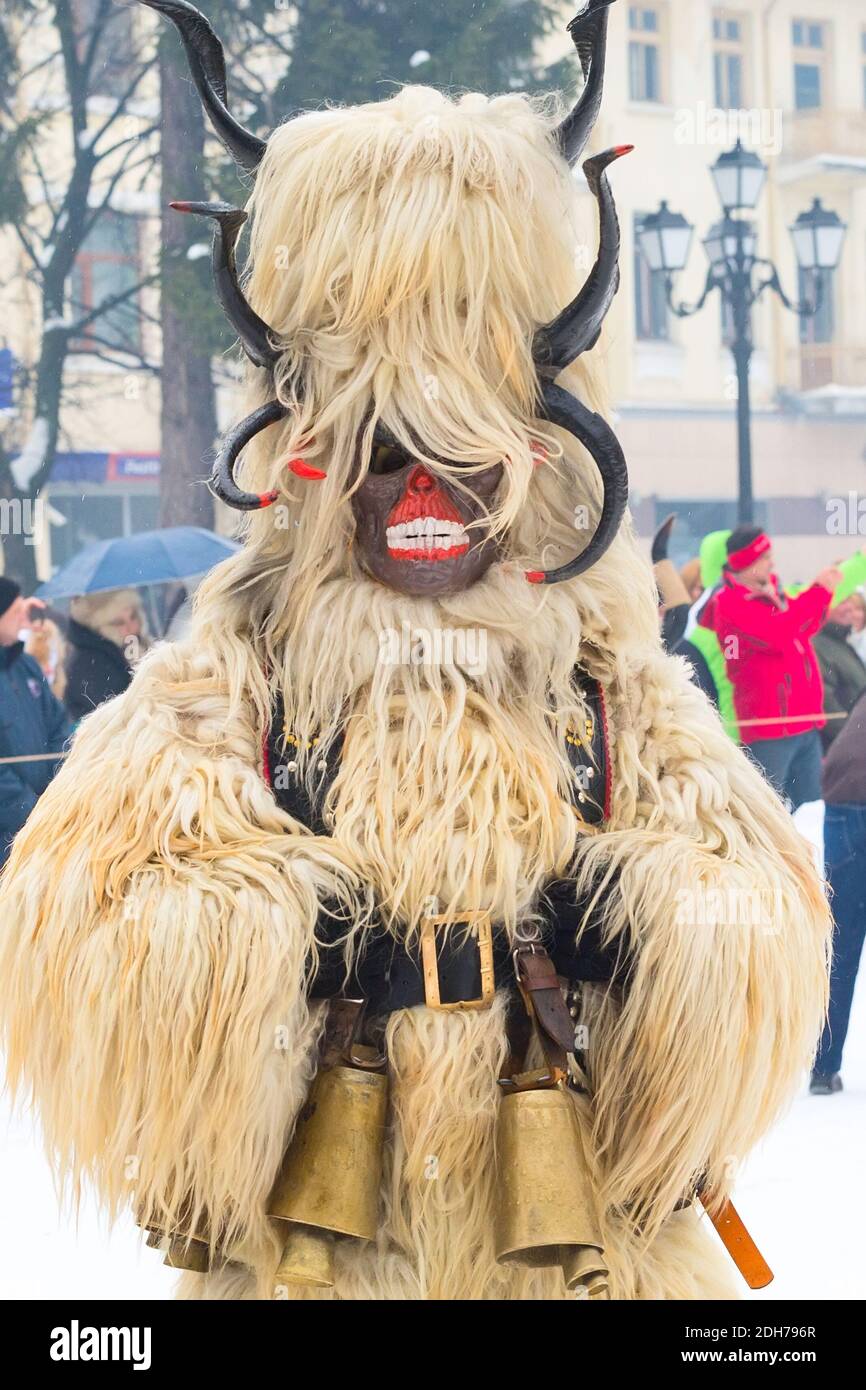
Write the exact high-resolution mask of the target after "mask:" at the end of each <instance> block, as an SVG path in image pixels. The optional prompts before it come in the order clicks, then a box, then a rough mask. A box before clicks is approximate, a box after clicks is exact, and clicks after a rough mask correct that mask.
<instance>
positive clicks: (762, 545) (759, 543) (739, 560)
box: [727, 531, 770, 573]
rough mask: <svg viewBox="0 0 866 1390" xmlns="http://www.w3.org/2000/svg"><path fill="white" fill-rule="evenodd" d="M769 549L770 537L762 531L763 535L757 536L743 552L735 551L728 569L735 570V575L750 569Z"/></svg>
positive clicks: (728, 561)
mask: <svg viewBox="0 0 866 1390" xmlns="http://www.w3.org/2000/svg"><path fill="white" fill-rule="evenodd" d="M769 549H770V537H769V536H767V535H765V534H764V532H763V531H762V532H761V534H760V535H759V536H756V537H755V539H754V540H753V541H750V542H749V544H748V545H744V546H743V548H742V550H735V551H733V552H732V553H731V554H730V555H729V556H728V559H727V568H728V569H729V570H733V571H734V573H737V571H739V570H745V569H748V568H749V565H752V564H754V562H755V561H756V560H757V559H758V557H759V556H760V555H763V553H764V551H765V550H769Z"/></svg>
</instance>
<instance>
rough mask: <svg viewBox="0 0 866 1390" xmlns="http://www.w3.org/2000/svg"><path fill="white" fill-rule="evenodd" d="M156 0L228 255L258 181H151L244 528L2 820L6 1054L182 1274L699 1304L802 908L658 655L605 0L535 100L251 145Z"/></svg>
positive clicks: (431, 104)
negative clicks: (205, 199)
mask: <svg viewBox="0 0 866 1390" xmlns="http://www.w3.org/2000/svg"><path fill="white" fill-rule="evenodd" d="M146 3H149V4H150V6H151V8H153V9H156V10H158V11H160V12H162V13H164V14H165V15H167V16H168V18H170V19H171V20H173V22H174V23H175V24H176V25H177V27H178V29H179V30H180V33H181V35H182V37H183V40H184V44H185V47H186V51H187V56H188V59H189V63H190V68H191V72H192V76H193V79H194V81H195V83H196V85H197V87H198V90H199V92H200V94H201V96H202V99H203V101H204V104H205V107H206V109H207V112H208V114H209V116H210V119H211V121H212V123H213V125H214V127H215V129H216V130H217V132H218V133H219V134H220V136H221V137H222V138H223V140H224V141H225V143H226V144H227V146H228V147H229V149H230V150H231V151H232V152H233V154H234V155H235V156H236V158H237V159H238V160H239V162H240V163H241V165H242V166H243V167H244V168H245V169H246V170H247V171H248V172H249V173H250V175H255V186H254V191H253V193H252V197H251V200H250V210H251V213H252V218H251V223H250V225H251V227H252V240H251V248H250V262H251V267H252V268H251V274H250V277H249V280H248V283H247V284H246V285H245V291H246V292H244V291H242V289H241V287H240V285H239V281H238V272H237V267H236V263H235V249H236V242H237V240H238V237H239V234H240V231H241V228H242V225H243V222H244V218H245V216H246V214H245V213H244V212H242V211H239V210H236V209H233V208H230V207H228V206H225V205H221V204H205V205H202V204H186V205H182V206H183V207H185V208H186V209H187V210H189V211H190V212H198V213H203V214H206V215H207V216H209V217H211V218H213V219H214V222H215V228H216V231H215V246H214V268H215V273H216V279H217V288H218V291H219V294H220V298H221V301H222V303H223V306H224V308H225V309H226V311H227V313H228V314H229V317H230V318H231V320H232V322H233V323H234V325H235V326H236V328H237V330H238V334H239V337H240V339H241V342H242V344H243V346H244V348H245V349H246V352H247V355H248V357H249V358H250V360H251V363H252V364H253V365H252V367H251V368H250V394H251V399H250V407H251V413H250V414H249V415H248V416H247V418H246V419H245V420H244V421H243V422H242V424H240V425H239V426H237V428H236V429H234V430H233V431H231V432H230V433H229V435H228V436H227V438H226V441H225V443H224V445H223V448H222V451H221V453H220V456H219V458H218V460H217V465H216V468H215V474H214V480H213V486H214V489H215V491H216V493H217V495H218V496H220V497H221V498H222V499H223V500H224V501H225V502H227V503H228V504H229V505H230V506H233V507H236V508H238V509H241V510H244V511H247V512H248V513H249V519H248V533H247V538H246V545H245V546H244V548H243V549H242V551H241V553H240V554H239V555H237V556H235V557H233V558H232V559H231V560H230V561H228V562H227V563H226V564H224V565H222V566H220V568H219V569H218V570H216V571H215V572H214V573H213V574H212V575H210V576H209V577H208V579H207V580H206V582H205V584H204V586H203V588H202V591H201V593H200V596H199V600H198V604H197V610H196V617H195V621H194V627H193V631H192V634H191V636H190V637H189V639H188V640H186V641H184V642H182V643H180V644H177V645H175V646H163V647H162V648H157V649H156V650H155V651H153V652H151V653H149V654H148V656H147V657H146V659H145V660H144V662H143V663H142V665H141V667H140V668H139V670H138V672H137V674H136V677H135V680H134V682H133V685H132V687H131V689H130V690H129V691H128V692H127V693H126V694H124V695H123V696H122V697H120V698H119V699H117V700H115V701H113V702H111V703H110V704H108V705H106V706H105V707H103V708H101V709H100V710H98V711H97V712H96V713H95V714H94V715H92V716H91V717H90V718H88V719H87V720H86V721H85V722H84V724H83V726H82V728H81V730H80V732H79V733H78V735H77V737H76V740H75V744H74V747H73V749H72V752H71V755H70V757H69V759H68V762H67V764H66V766H65V767H64V769H63V770H62V772H61V773H60V775H59V776H58V778H57V780H56V782H55V783H54V785H53V787H52V788H51V789H50V790H49V791H48V792H47V793H46V794H45V795H44V796H43V798H42V800H41V801H40V803H39V806H38V808H37V809H36V811H35V813H34V815H33V816H32V817H31V819H30V821H29V822H28V824H27V826H26V827H25V829H24V831H23V832H22V834H21V835H20V836H19V838H18V840H17V843H16V845H15V848H14V851H13V855H12V859H11V861H10V865H9V868H8V871H7V873H6V875H5V878H4V880H3V884H2V891H0V901H2V913H3V934H2V943H0V1003H2V1015H3V1019H4V1023H5V1037H6V1048H7V1056H8V1064H9V1070H10V1075H11V1078H12V1080H13V1082H16V1083H17V1084H19V1085H20V1086H22V1087H26V1088H27V1089H28V1090H29V1091H31V1092H32V1093H33V1095H34V1096H35V1099H36V1101H37V1103H38V1105H39V1107H40V1109H41V1114H42V1118H43V1122H44V1125H45V1128H46V1133H47V1136H48V1140H49V1144H50V1146H51V1150H52V1153H53V1155H54V1157H55V1159H56V1161H57V1164H58V1167H59V1169H60V1171H61V1172H62V1173H64V1174H66V1175H67V1176H69V1177H70V1178H71V1180H72V1182H73V1184H75V1185H78V1184H79V1183H80V1182H81V1181H84V1180H91V1181H93V1182H95V1183H96V1184H97V1186H98V1188H99V1191H100V1193H101V1195H102V1197H103V1199H104V1201H105V1203H106V1205H107V1207H108V1208H109V1210H110V1211H111V1212H113V1213H116V1212H118V1211H120V1210H123V1209H127V1208H129V1207H130V1206H131V1207H132V1209H133V1210H134V1212H135V1214H136V1217H137V1219H138V1220H139V1222H140V1223H141V1225H142V1226H143V1227H144V1228H146V1229H147V1230H148V1231H150V1232H151V1236H150V1240H151V1241H152V1242H153V1243H157V1244H160V1245H161V1246H163V1247H164V1248H165V1249H166V1251H167V1258H168V1259H169V1261H170V1262H171V1263H174V1264H180V1265H182V1266H184V1267H186V1268H188V1269H192V1270H194V1271H196V1272H191V1273H187V1274H185V1275H184V1276H183V1279H182V1281H181V1293H182V1295H183V1296H186V1297H201V1298H255V1297H259V1298H267V1297H273V1296H274V1295H275V1293H276V1295H277V1296H281V1297H292V1298H295V1297H298V1298H316V1297H325V1298H328V1297H336V1298H368V1297H376V1298H378V1297H384V1298H390V1299H408V1298H453V1299H462V1298H515V1299H530V1298H531V1299H534V1298H553V1299H562V1298H566V1297H573V1296H575V1294H579V1295H583V1296H589V1297H593V1298H594V1297H604V1296H606V1295H609V1296H610V1297H613V1298H652V1297H668V1298H697V1297H707V1296H732V1295H734V1294H735V1293H736V1289H737V1285H738V1283H739V1286H740V1287H742V1283H741V1281H739V1279H738V1276H737V1275H736V1272H735V1271H734V1270H733V1266H732V1265H730V1263H729V1262H728V1261H727V1259H726V1257H725V1255H724V1253H723V1252H722V1251H720V1249H719V1247H718V1243H717V1242H716V1241H715V1238H714V1237H713V1236H712V1233H708V1231H707V1230H706V1229H705V1223H703V1222H702V1219H701V1212H700V1207H699V1205H698V1204H697V1203H696V1202H695V1201H694V1198H695V1194H696V1192H698V1191H700V1193H701V1194H702V1200H703V1202H704V1204H705V1205H706V1206H708V1207H710V1208H711V1209H712V1210H713V1211H714V1212H716V1214H717V1215H719V1214H720V1218H719V1219H720V1221H721V1222H722V1224H725V1226H726V1229H727V1230H728V1232H729V1234H730V1235H731V1239H732V1240H734V1241H735V1240H737V1239H741V1240H745V1237H744V1236H743V1234H742V1232H736V1231H733V1227H732V1222H733V1216H732V1214H731V1212H730V1210H729V1209H728V1208H726V1207H725V1202H726V1198H727V1196H728V1193H729V1191H730V1188H731V1185H732V1182H733V1178H734V1174H735V1169H736V1164H737V1162H738V1161H739V1160H740V1159H741V1158H742V1156H743V1155H744V1154H745V1153H746V1152H747V1151H748V1149H749V1148H750V1147H751V1146H752V1145H753V1144H754V1143H755V1141H756V1140H757V1139H758V1138H759V1137H760V1135H762V1134H763V1133H764V1132H765V1131H766V1129H767V1128H768V1126H769V1125H770V1124H772V1122H773V1120H774V1119H775V1117H776V1116H777V1114H778V1113H779V1111H780V1109H781V1107H782V1106H783V1105H784V1104H785V1103H786V1102H787V1100H788V1099H789V1098H790V1096H791V1093H792V1091H793V1089H794V1087H795V1085H796V1084H797V1081H798V1079H799V1077H800V1076H801V1073H802V1072H803V1071H804V1069H805V1068H806V1067H807V1066H808V1063H809V1060H810V1057H811V1053H812V1049H813V1046H814V1043H815V1040H816V1037H817V1034H818V1032H819V1029H820V1024H821V1018H822V1014H823V1010H824V1007H825V995H826V960H825V952H826V942H827V934H828V913H827V907H826V904H825V900H824V897H823V894H822V891H821V885H820V883H819V881H818V879H817V877H816V875H815V873H814V871H813V870H812V868H811V863H810V858H809V855H808V852H807V851H806V849H805V848H804V845H803V842H802V841H801V839H800V838H799V836H798V835H797V833H796V831H795V830H794V829H793V827H792V824H791V822H790V820H789V818H788V817H787V816H786V814H785V812H784V810H783V809H782V807H781V804H780V803H779V801H778V800H777V798H776V797H775V795H774V794H773V793H772V792H771V791H770V789H769V788H768V787H767V786H766V785H765V783H764V782H763V781H762V779H761V778H760V776H759V775H758V773H757V772H756V771H755V769H754V768H753V767H751V766H750V764H749V763H748V762H747V760H746V759H745V757H744V756H743V755H742V753H741V752H740V751H739V750H737V749H736V748H735V747H734V746H733V745H732V744H731V742H730V740H729V739H728V738H727V737H726V736H725V735H724V733H723V732H722V730H721V728H720V725H719V721H718V718H717V717H716V715H715V713H714V712H713V711H711V709H710V708H709V706H708V704H707V702H706V700H705V699H704V698H703V696H702V695H701V694H700V693H699V692H697V691H696V690H695V689H694V688H693V687H692V686H691V685H690V682H689V680H688V676H687V673H686V670H685V667H684V664H683V663H682V662H681V661H678V660H677V659H675V658H671V657H668V656H666V655H665V654H664V653H663V651H662V649H661V646H660V643H659V635H658V624H657V612H656V595H655V591H654V585H653V582H652V576H651V572H650V569H649V566H648V564H647V563H646V562H645V561H644V560H643V559H642V558H641V556H640V554H639V551H638V548H637V544H636V542H635V539H634V536H633V533H632V529H631V525H630V522H629V520H628V517H627V515H626V514H625V503H626V471H625V463H624V460H623V457H622V452H621V450H620V448H619V445H618V444H617V441H616V438H615V436H614V434H613V432H612V431H611V429H610V427H609V425H608V424H607V423H606V421H605V419H604V418H603V415H602V413H601V409H602V403H601V398H600V386H599V382H598V379H597V377H596V376H595V375H594V374H593V373H592V372H591V371H590V369H589V368H588V367H587V365H586V361H587V359H586V356H585V354H586V353H587V352H588V351H589V350H590V349H591V348H592V347H593V346H594V345H595V343H596V341H597V339H598V336H599V333H600V330H601V326H602V321H603V319H604V316H605V313H606V311H607V309H608V307H609V305H610V302H611V300H612V297H613V295H614V293H615V291H616V288H617V283H618V269H617V261H618V250H619V236H618V227H617V221H616V214H615V210H614V205H613V198H612V194H611V190H610V186H609V184H608V179H607V174H606V172H605V171H606V168H607V167H608V166H609V165H610V163H611V161H612V160H613V159H615V158H616V156H617V155H618V154H620V153H622V152H623V148H624V147H618V148H616V149H613V150H608V151H607V152H605V153H603V154H598V155H595V156H594V157H593V158H591V159H589V160H587V161H586V162H585V163H584V166H583V168H584V172H585V174H586V179H587V183H588V185H589V188H590V191H591V193H592V194H593V197H594V200H595V203H596V205H597V209H598V216H599V223H600V249H599V252H598V258H597V261H596V264H595V267H594V269H593V271H592V272H591V274H590V276H589V277H588V279H587V280H586V283H585V284H584V285H583V286H582V287H578V286H577V284H576V283H575V272H574V255H573V248H574V242H575V238H576V236H577V235H578V234H579V233H578V221H579V215H580V211H581V208H582V206H583V204H582V202H581V200H580V199H579V198H577V197H576V196H575V186H574V183H573V181H572V177H571V173H570V166H573V165H574V164H575V163H576V161H577V160H578V158H579V156H580V154H581V152H582V150H583V148H584V146H585V143H586V141H587V138H588V136H589V134H590V131H591V129H592V127H593V124H594V122H595V119H596V116H597V113H598V109H599V103H600V100H601V87H602V77H603V70H604V50H605V38H606V26H607V13H608V9H607V5H606V4H603V3H602V4H599V3H597V0H593V2H592V3H590V4H589V5H588V6H587V7H586V8H585V10H584V11H583V12H582V13H581V14H580V15H579V16H578V18H577V19H576V20H575V21H574V22H573V24H572V26H571V31H572V34H573V37H574V39H575V43H576V45H577V47H578V50H579V52H580V55H581V61H582V64H583V68H584V73H585V78H586V80H585V85H584V88H583V92H582V95H581V97H580V99H579V101H578V102H577V105H576V107H575V109H574V110H573V111H572V112H571V113H570V114H569V115H567V116H566V117H565V119H564V120H563V121H561V122H560V123H559V124H556V123H555V122H554V121H553V120H552V119H551V118H550V116H549V114H548V111H547V108H545V107H543V106H539V105H538V104H534V103H533V102H531V101H530V100H529V99H527V98H525V97H523V96H520V95H509V96H503V97H499V98H496V99H493V100H487V99H486V98H484V97H481V96H478V95H468V96H465V97H463V98H461V99H460V100H459V101H451V100H449V99H447V98H446V97H444V96H442V95H441V94H439V93H436V92H434V91H432V90H429V89H425V88H418V87H407V88H405V89H403V90H402V91H400V92H398V93H397V95H396V96H394V97H393V98H391V99H390V100H388V101H384V102H381V103H376V104H371V105H367V106H362V107H358V108H355V109H352V110H345V109H333V110H323V111H317V112H311V113H306V114H302V115H299V116H297V117H295V118H294V119H292V120H291V121H289V122H288V123H287V124H285V125H284V126H282V127H280V128H279V129H278V130H277V131H275V132H274V133H273V135H272V136H271V138H270V139H269V140H268V141H267V143H264V142H262V141H260V140H257V139H255V138H254V137H253V136H251V135H250V134H249V133H248V132H247V131H245V130H244V129H243V127H242V126H241V125H240V124H239V123H238V122H237V120H236V119H235V118H234V117H232V116H231V115H230V113H229V111H228V109H227V94H226V84H225V68H224V63H223V59H222V53H221V49H220V46H219V44H218V42H217V40H216V38H215V36H214V35H213V33H212V31H211V30H210V28H209V26H208V24H207V22H206V20H205V19H204V18H203V17H202V16H201V15H200V14H198V12H197V11H195V10H193V9H192V7H191V6H190V5H188V4H184V3H181V2H180V0H146ZM563 305H566V307H565V308H564V309H563V307H562V306H563ZM241 453H243V469H244V480H245V481H244V486H241V484H240V482H238V481H237V480H236V478H235V466H236V464H237V462H238V460H239V458H240V456H241ZM575 552H577V553H575ZM527 581H529V582H527ZM563 581H567V582H563ZM756 900H757V901H758V902H759V903H760V905H761V912H760V913H759V915H758V916H757V917H755V918H754V919H753V918H752V917H750V916H749V915H748V914H746V915H744V914H743V912H742V910H741V908H742V903H743V902H744V901H748V902H751V903H754V902H755V901H756ZM738 903H739V904H740V907H738V906H737V904H738Z"/></svg>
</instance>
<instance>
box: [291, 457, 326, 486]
mask: <svg viewBox="0 0 866 1390" xmlns="http://www.w3.org/2000/svg"><path fill="white" fill-rule="evenodd" d="M286 467H287V468H288V470H289V472H290V473H294V475H295V477H296V478H308V479H311V480H313V481H315V482H318V481H320V480H321V479H322V478H327V476H328V475H327V473H323V472H322V470H321V468H314V467H313V465H312V464H311V463H305V462H304V460H303V459H289V461H288V463H287V464H286Z"/></svg>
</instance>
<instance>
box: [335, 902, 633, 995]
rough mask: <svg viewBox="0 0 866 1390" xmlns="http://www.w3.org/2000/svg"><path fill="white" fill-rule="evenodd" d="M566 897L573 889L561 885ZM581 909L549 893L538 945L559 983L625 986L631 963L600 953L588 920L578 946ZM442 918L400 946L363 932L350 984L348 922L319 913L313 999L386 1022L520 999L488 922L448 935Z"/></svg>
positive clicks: (507, 944) (481, 918)
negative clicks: (360, 1006) (405, 1012)
mask: <svg viewBox="0 0 866 1390" xmlns="http://www.w3.org/2000/svg"><path fill="white" fill-rule="evenodd" d="M563 889H564V890H568V889H570V893H571V894H573V892H574V887H573V884H567V885H566V884H564V885H563ZM583 915H584V913H583V911H582V909H581V905H580V904H579V903H576V902H574V901H573V898H571V897H570V896H568V895H567V892H566V891H564V892H563V894H562V895H561V897H558V895H557V885H556V884H553V885H551V888H550V890H549V893H548V898H547V902H546V904H545V912H544V915H543V920H542V921H541V922H540V923H539V926H538V931H539V943H540V944H541V945H542V946H543V947H544V948H545V950H546V951H547V952H548V953H549V955H550V958H551V960H552V961H553V964H554V967H555V969H556V973H557V975H559V976H561V977H562V978H563V979H565V980H568V981H580V980H583V981H592V982H604V983H607V982H613V983H614V984H622V983H624V981H625V978H626V975H627V971H628V958H627V957H625V956H622V957H621V956H620V954H619V952H618V951H617V950H616V948H614V949H611V948H604V947H602V945H601V928H600V923H599V921H597V920H595V918H596V917H598V916H600V913H596V914H594V915H593V914H591V915H590V920H589V922H588V923H587V925H586V927H585V929H584V932H583V934H582V936H581V940H580V943H579V945H577V946H576V945H575V936H576V933H577V926H578V924H579V922H580V921H581V920H582V918H583ZM445 926H446V919H445V918H444V917H428V918H427V919H426V920H425V922H424V924H423V926H422V929H421V932H420V934H419V935H418V936H416V937H413V938H412V939H411V940H409V941H403V940H401V939H400V938H398V937H396V936H395V935H394V934H393V933H392V932H389V931H386V930H385V928H383V927H381V926H379V927H376V926H373V927H370V928H368V929H367V930H365V932H364V934H363V940H362V942H361V943H360V950H359V954H358V956H357V958H356V960H355V961H354V963H353V967H352V970H351V972H350V974H349V976H348V978H347V976H346V967H345V961H344V957H343V946H344V944H345V940H346V923H345V920H344V919H341V918H340V917H338V916H336V915H334V914H333V913H331V912H329V911H328V909H327V908H324V909H323V910H322V913H321V914H320V917H319V924H318V927H317V932H316V936H317V940H318V942H319V946H320V950H319V961H318V967H317V969H316V971H315V974H314V976H313V979H312V983H311V988H310V997H311V998H313V999H332V998H335V997H336V996H338V995H343V996H345V997H346V998H362V999H366V1000H367V1013H368V1016H371V1017H372V1016H382V1015H386V1014H390V1013H394V1012H395V1011H396V1010H397V1009H411V1008H414V1007H415V1006H416V1005H418V1004H429V1005H430V1006H431V1007H433V1008H442V1009H449V1008H483V1007H486V1006H487V1005H488V1004H489V1003H490V1002H491V1001H492V999H493V995H494V993H495V992H496V990H497V989H508V990H509V991H511V992H512V993H515V994H516V992H517V986H516V981H515V977H514V967H513V963H512V952H513V949H514V943H513V942H512V941H510V940H509V938H508V935H507V933H506V932H505V930H504V928H503V927H502V926H501V925H497V924H492V923H491V921H490V917H489V914H487V913H480V912H469V913H466V914H465V915H464V916H463V917H458V918H457V919H456V920H454V921H453V922H451V924H450V926H448V929H447V931H446V930H444V928H445Z"/></svg>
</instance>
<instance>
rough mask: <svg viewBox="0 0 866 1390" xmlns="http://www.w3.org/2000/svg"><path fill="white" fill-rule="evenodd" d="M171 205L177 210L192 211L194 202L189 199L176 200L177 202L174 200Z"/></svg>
mask: <svg viewBox="0 0 866 1390" xmlns="http://www.w3.org/2000/svg"><path fill="white" fill-rule="evenodd" d="M169 207H170V208H174V210H175V212H191V211H192V203H190V202H187V201H185V200H184V201H176V202H173V203H169Z"/></svg>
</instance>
